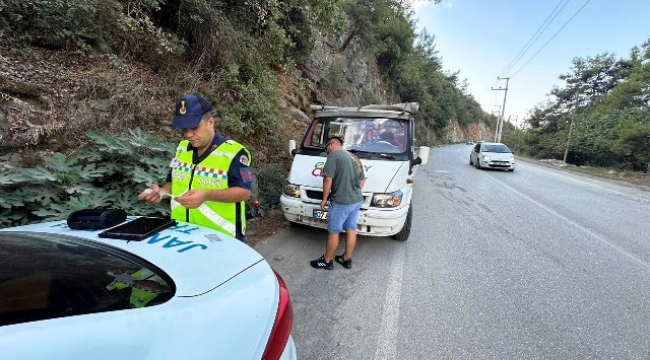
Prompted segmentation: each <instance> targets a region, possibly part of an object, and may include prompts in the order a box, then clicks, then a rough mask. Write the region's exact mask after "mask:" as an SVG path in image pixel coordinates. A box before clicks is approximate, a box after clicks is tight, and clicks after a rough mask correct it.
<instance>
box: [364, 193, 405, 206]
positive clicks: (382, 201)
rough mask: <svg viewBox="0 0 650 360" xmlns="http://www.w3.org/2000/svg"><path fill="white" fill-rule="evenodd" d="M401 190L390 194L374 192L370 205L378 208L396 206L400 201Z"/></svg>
mask: <svg viewBox="0 0 650 360" xmlns="http://www.w3.org/2000/svg"><path fill="white" fill-rule="evenodd" d="M402 196H403V194H402V191H401V190H397V191H394V192H392V193H390V194H375V195H374V196H373V197H372V203H371V204H370V206H375V207H379V208H390V207H397V206H399V204H401V203H402Z"/></svg>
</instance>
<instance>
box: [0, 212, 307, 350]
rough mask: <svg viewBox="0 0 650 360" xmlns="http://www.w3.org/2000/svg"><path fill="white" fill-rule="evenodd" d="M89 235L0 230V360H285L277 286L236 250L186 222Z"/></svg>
mask: <svg viewBox="0 0 650 360" xmlns="http://www.w3.org/2000/svg"><path fill="white" fill-rule="evenodd" d="M131 219H133V218H129V220H131ZM99 232H101V230H73V229H70V228H69V227H68V225H67V222H66V221H56V222H47V223H41V224H31V225H25V226H18V227H13V228H5V229H1V230H0V349H2V350H1V352H0V358H2V359H11V360H23V359H29V360H41V359H66V360H75V359H80V360H82V359H83V360H88V359H92V360H100V359H121V360H126V359H138V360H143V359H151V360H161V359H175V360H177V359H229V360H233V359H246V360H251V359H276V360H277V359H282V360H290V359H296V349H295V345H294V342H293V339H292V337H291V326H292V323H293V311H292V307H291V300H290V298H289V293H288V290H287V287H286V284H285V283H284V280H282V278H281V277H280V276H279V275H278V274H277V273H276V272H275V271H274V270H273V269H272V268H271V267H270V266H269V264H268V263H267V262H266V261H265V260H264V258H263V257H262V256H261V255H260V254H259V253H257V252H256V251H255V250H253V249H252V248H250V247H249V246H248V245H246V244H244V243H242V242H241V241H239V240H237V239H234V238H232V237H229V236H226V235H223V234H221V233H217V232H215V231H213V230H210V229H207V228H204V227H200V226H196V225H193V224H188V223H178V224H177V225H175V226H173V227H171V228H168V229H165V230H162V231H161V232H158V233H156V234H154V235H153V236H150V237H148V238H146V239H144V240H141V241H126V240H119V239H110V238H100V237H99V236H98V233H99Z"/></svg>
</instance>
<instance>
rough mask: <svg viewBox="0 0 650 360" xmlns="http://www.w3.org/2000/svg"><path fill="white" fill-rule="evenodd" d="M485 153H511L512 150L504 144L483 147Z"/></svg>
mask: <svg viewBox="0 0 650 360" xmlns="http://www.w3.org/2000/svg"><path fill="white" fill-rule="evenodd" d="M483 152H491V153H509V152H510V149H508V147H507V146H505V145H503V144H489V145H484V146H483Z"/></svg>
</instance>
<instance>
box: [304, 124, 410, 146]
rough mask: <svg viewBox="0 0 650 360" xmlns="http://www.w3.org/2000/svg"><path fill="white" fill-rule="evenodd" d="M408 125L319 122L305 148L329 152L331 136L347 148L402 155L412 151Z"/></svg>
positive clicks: (309, 136)
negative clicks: (409, 146) (328, 140)
mask: <svg viewBox="0 0 650 360" xmlns="http://www.w3.org/2000/svg"><path fill="white" fill-rule="evenodd" d="M408 131H409V129H408V122H407V121H406V120H398V119H389V118H347V117H331V118H320V119H316V120H315V121H314V122H313V123H312V126H311V127H310V129H309V132H308V134H307V136H306V137H305V140H304V142H303V146H304V147H308V148H322V149H325V145H326V144H325V143H326V141H327V139H328V138H329V137H331V136H339V137H341V138H342V139H343V148H344V149H346V150H349V151H351V152H359V153H370V154H382V155H390V154H402V153H404V152H405V151H406V149H407V147H408V140H407V139H408Z"/></svg>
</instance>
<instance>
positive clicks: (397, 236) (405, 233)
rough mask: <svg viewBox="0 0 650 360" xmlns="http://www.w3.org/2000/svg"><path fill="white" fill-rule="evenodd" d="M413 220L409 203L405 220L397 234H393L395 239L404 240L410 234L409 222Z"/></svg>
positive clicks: (411, 207)
mask: <svg viewBox="0 0 650 360" xmlns="http://www.w3.org/2000/svg"><path fill="white" fill-rule="evenodd" d="M412 221H413V206H411V205H409V210H408V212H407V213H406V221H404V226H403V227H402V230H400V231H399V232H398V233H397V234H395V240H397V241H406V240H407V239H408V238H409V235H410V234H411V222H412Z"/></svg>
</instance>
